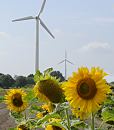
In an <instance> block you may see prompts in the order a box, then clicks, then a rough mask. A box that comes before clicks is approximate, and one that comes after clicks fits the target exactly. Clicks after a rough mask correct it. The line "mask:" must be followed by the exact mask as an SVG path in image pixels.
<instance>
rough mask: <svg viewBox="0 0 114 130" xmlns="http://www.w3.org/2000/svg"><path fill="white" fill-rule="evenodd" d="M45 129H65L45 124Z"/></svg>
mask: <svg viewBox="0 0 114 130" xmlns="http://www.w3.org/2000/svg"><path fill="white" fill-rule="evenodd" d="M45 130H65V129H64V128H62V127H59V126H54V125H47V126H46V128H45Z"/></svg>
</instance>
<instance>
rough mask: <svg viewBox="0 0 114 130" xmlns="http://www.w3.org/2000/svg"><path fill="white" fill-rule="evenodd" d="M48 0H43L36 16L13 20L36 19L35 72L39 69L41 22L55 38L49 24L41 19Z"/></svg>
mask: <svg viewBox="0 0 114 130" xmlns="http://www.w3.org/2000/svg"><path fill="white" fill-rule="evenodd" d="M45 3H46V0H44V1H43V4H42V6H41V9H40V11H39V13H38V15H37V16H36V17H33V16H28V17H23V18H19V19H15V20H12V22H16V21H23V20H30V19H35V20H36V52H35V53H36V55H35V72H36V71H37V70H39V24H41V25H42V27H43V28H44V29H45V30H46V31H47V32H48V33H49V34H50V35H51V37H52V38H55V37H54V35H53V34H52V33H51V32H50V30H49V29H48V28H47V26H46V25H45V24H44V22H43V21H42V20H41V18H40V15H41V13H42V12H43V10H44V6H45Z"/></svg>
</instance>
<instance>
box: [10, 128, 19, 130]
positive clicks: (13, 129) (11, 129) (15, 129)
mask: <svg viewBox="0 0 114 130" xmlns="http://www.w3.org/2000/svg"><path fill="white" fill-rule="evenodd" d="M8 130H17V128H9V129H8Z"/></svg>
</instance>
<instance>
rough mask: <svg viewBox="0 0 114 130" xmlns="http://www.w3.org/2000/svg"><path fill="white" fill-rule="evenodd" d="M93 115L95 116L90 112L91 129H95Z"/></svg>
mask: <svg viewBox="0 0 114 130" xmlns="http://www.w3.org/2000/svg"><path fill="white" fill-rule="evenodd" d="M94 117H95V114H94V113H93V112H92V115H91V130H95V121H94Z"/></svg>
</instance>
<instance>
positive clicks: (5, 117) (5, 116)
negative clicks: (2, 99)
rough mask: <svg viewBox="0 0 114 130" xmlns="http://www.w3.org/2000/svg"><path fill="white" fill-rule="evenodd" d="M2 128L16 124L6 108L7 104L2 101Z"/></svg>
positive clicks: (1, 129) (0, 126) (0, 117)
mask: <svg viewBox="0 0 114 130" xmlns="http://www.w3.org/2000/svg"><path fill="white" fill-rule="evenodd" d="M0 108H1V109H0V130H8V128H12V127H14V126H15V122H14V121H13V119H12V118H11V117H10V116H9V111H8V110H7V109H6V105H5V104H3V103H0Z"/></svg>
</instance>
